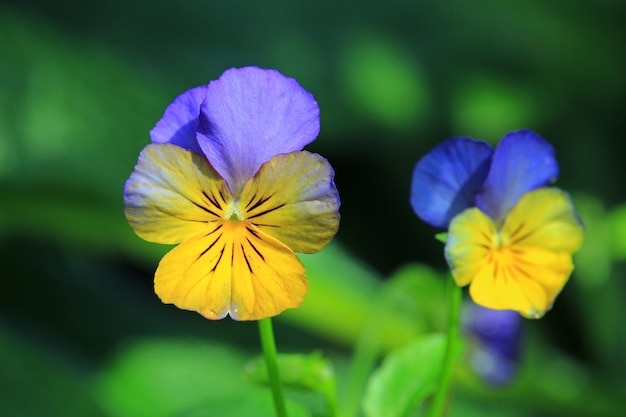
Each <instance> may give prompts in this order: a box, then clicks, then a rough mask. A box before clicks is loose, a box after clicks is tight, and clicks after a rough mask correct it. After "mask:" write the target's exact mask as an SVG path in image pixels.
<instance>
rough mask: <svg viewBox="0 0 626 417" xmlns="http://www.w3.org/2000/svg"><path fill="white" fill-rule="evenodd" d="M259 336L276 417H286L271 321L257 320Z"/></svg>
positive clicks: (268, 319)
mask: <svg viewBox="0 0 626 417" xmlns="http://www.w3.org/2000/svg"><path fill="white" fill-rule="evenodd" d="M259 334H260V336H261V346H262V347H263V354H264V355H265V363H266V365H267V374H268V376H269V379H270V385H271V387H272V394H273V396H274V407H275V408H276V415H277V416H278V417H287V409H286V408H285V397H284V396H283V388H282V385H281V383H280V376H279V375H278V361H277V356H278V354H277V352H276V342H275V341H274V330H273V328H272V319H271V318H269V317H268V318H266V319H263V320H259Z"/></svg>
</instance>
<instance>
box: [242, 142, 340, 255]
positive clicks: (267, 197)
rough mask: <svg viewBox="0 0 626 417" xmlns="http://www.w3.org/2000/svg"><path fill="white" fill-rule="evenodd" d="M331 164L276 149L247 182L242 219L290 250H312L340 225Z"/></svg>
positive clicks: (330, 235)
mask: <svg viewBox="0 0 626 417" xmlns="http://www.w3.org/2000/svg"><path fill="white" fill-rule="evenodd" d="M333 175H334V173H333V170H332V168H331V166H330V165H329V163H328V161H326V159H324V158H323V157H321V156H320V155H317V154H314V153H310V152H306V151H299V152H291V153H287V154H281V155H276V156H274V157H272V158H271V159H270V160H269V161H268V162H266V163H265V164H263V165H262V166H261V168H260V169H259V171H258V172H257V174H256V175H255V176H254V177H253V178H252V179H251V180H250V181H248V183H247V184H246V185H245V187H244V189H243V191H242V193H241V196H240V197H239V205H240V207H241V208H242V211H243V212H245V219H246V220H248V221H249V222H251V223H252V224H254V225H255V226H257V227H258V228H259V229H260V230H261V231H263V232H264V233H266V234H268V235H270V236H272V237H274V238H276V239H278V240H279V241H280V242H282V243H284V244H285V245H287V246H288V247H289V248H291V250H293V251H295V252H301V253H315V252H318V251H319V250H321V249H322V248H323V247H324V246H326V245H327V244H328V242H330V240H331V239H332V238H333V236H334V235H335V234H336V233H337V229H338V228H339V213H338V210H339V196H338V193H337V189H336V188H335V185H334V183H333Z"/></svg>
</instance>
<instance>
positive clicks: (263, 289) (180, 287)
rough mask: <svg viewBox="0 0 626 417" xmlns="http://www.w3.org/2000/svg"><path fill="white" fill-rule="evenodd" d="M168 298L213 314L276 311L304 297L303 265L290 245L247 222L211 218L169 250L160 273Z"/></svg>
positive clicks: (158, 284)
mask: <svg viewBox="0 0 626 417" xmlns="http://www.w3.org/2000/svg"><path fill="white" fill-rule="evenodd" d="M154 282H155V292H156V293H157V295H158V296H159V297H160V298H161V300H162V301H163V302H164V303H172V304H174V305H176V306H177V307H179V308H181V309H184V310H193V311H197V312H199V313H200V314H202V315H203V316H205V317H207V318H209V319H221V318H223V317H224V316H226V314H230V316H231V317H232V318H234V319H236V320H259V319H262V318H266V317H271V316H275V315H277V314H279V313H281V312H282V311H284V310H285V309H287V308H292V307H297V306H299V305H300V304H301V303H302V300H303V298H304V295H305V294H306V292H307V288H308V287H307V282H306V278H305V276H304V266H303V265H302V263H301V262H300V260H299V259H298V257H297V256H296V255H295V254H294V253H293V252H292V251H291V250H290V249H289V248H288V247H286V246H285V245H283V244H281V243H280V242H279V241H277V240H276V239H274V238H272V237H271V236H267V235H266V234H264V233H263V232H262V231H260V230H258V229H257V228H255V227H254V226H253V225H251V224H250V223H248V222H245V221H242V222H234V221H230V220H225V221H220V222H216V223H213V224H211V227H210V229H208V230H207V231H206V232H204V233H201V234H200V235H198V236H195V237H193V238H191V239H189V240H187V241H185V242H183V243H181V244H180V245H178V246H177V247H176V248H174V249H173V250H172V251H170V252H169V253H168V254H167V255H165V257H164V258H163V259H162V260H161V262H160V264H159V267H158V269H157V272H156V274H155V280H154Z"/></svg>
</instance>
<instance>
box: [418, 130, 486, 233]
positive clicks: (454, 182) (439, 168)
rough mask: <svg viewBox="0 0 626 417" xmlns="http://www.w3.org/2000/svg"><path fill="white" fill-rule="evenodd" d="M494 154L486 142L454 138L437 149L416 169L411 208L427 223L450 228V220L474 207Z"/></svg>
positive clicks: (425, 157) (419, 163)
mask: <svg viewBox="0 0 626 417" xmlns="http://www.w3.org/2000/svg"><path fill="white" fill-rule="evenodd" d="M492 153H493V150H492V149H491V147H490V146H489V145H487V144H486V143H485V142H479V141H475V140H473V139H470V138H453V139H449V140H447V141H445V142H442V143H441V144H439V145H437V146H436V147H435V148H434V149H433V150H432V151H430V152H429V153H427V154H426V155H425V156H424V157H423V158H422V159H420V160H419V162H418V163H417V165H415V170H414V171H413V181H412V184H411V205H412V206H413V210H414V211H415V213H416V214H417V215H418V216H419V217H420V218H421V219H422V220H424V221H425V222H426V223H429V224H431V225H433V226H436V227H441V228H444V229H445V228H447V227H448V224H449V223H450V220H452V218H453V217H454V216H456V215H457V214H459V213H460V212H462V211H463V210H465V209H466V208H469V207H473V206H475V205H476V204H475V198H476V193H477V192H478V191H479V189H480V187H481V186H482V184H483V182H484V181H485V178H486V177H487V173H488V172H489V164H490V162H491V155H492Z"/></svg>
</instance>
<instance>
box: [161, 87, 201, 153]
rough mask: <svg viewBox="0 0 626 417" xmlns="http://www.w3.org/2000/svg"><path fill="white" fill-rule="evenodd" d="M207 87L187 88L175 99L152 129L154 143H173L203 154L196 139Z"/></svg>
mask: <svg viewBox="0 0 626 417" xmlns="http://www.w3.org/2000/svg"><path fill="white" fill-rule="evenodd" d="M206 91H207V87H206V86H202V87H196V88H192V89H191V90H187V91H186V92H184V93H183V94H181V95H180V96H178V97H176V99H174V102H173V103H172V104H170V105H169V106H168V107H167V109H165V113H164V114H163V117H162V118H161V120H159V121H158V123H157V124H156V126H155V127H154V128H153V129H152V130H151V131H150V138H151V139H152V142H153V143H171V144H173V145H178V146H180V147H181V148H185V149H188V150H190V151H193V152H196V153H199V154H202V150H201V149H200V146H199V145H198V141H197V140H196V129H197V127H198V118H199V116H200V105H201V104H202V102H203V101H204V99H205V97H206Z"/></svg>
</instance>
